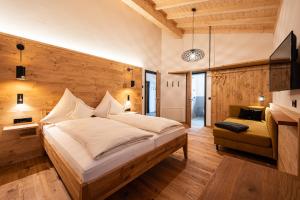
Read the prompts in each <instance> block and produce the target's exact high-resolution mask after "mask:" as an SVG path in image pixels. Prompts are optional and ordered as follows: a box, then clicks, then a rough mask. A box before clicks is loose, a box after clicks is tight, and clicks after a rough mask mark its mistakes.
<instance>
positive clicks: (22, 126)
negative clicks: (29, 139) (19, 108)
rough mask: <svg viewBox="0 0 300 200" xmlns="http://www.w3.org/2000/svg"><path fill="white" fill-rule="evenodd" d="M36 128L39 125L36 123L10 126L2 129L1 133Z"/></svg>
mask: <svg viewBox="0 0 300 200" xmlns="http://www.w3.org/2000/svg"><path fill="white" fill-rule="evenodd" d="M38 126H39V125H38V124H37V123H30V124H21V125H12V126H5V127H3V131H14V130H23V129H31V128H37V127H38Z"/></svg>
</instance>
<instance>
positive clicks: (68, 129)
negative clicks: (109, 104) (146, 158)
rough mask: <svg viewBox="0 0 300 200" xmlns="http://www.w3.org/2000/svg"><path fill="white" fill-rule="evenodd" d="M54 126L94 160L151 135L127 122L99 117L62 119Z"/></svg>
mask: <svg viewBox="0 0 300 200" xmlns="http://www.w3.org/2000/svg"><path fill="white" fill-rule="evenodd" d="M55 126H57V127H58V128H59V129H61V130H62V131H64V132H65V133H67V134H68V135H70V136H71V137H72V138H73V139H75V140H77V141H78V142H79V143H80V144H81V145H83V146H84V147H85V148H86V149H87V151H88V152H89V153H90V154H91V156H92V157H93V158H94V159H95V160H97V159H100V158H101V157H103V156H106V155H107V154H111V153H114V152H117V151H120V150H122V149H123V148H125V147H127V146H129V145H132V144H136V143H138V142H141V141H143V140H146V139H148V138H150V137H152V136H153V134H152V133H149V132H146V131H143V130H140V129H138V128H135V127H132V126H129V125H127V124H123V123H120V122H117V121H114V120H110V119H106V118H99V117H94V118H84V119H77V120H68V121H63V122H59V123H56V124H55Z"/></svg>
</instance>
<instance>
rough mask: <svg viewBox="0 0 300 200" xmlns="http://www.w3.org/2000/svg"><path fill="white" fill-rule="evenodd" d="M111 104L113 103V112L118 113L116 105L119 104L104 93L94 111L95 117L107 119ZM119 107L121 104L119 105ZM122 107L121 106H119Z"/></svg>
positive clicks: (107, 93)
mask: <svg viewBox="0 0 300 200" xmlns="http://www.w3.org/2000/svg"><path fill="white" fill-rule="evenodd" d="M111 102H113V103H112V104H113V105H112V106H113V112H118V108H117V107H118V104H120V103H119V102H118V101H117V100H115V99H114V98H113V97H112V96H111V95H110V93H109V92H108V91H106V94H105V96H104V97H103V99H102V101H101V102H100V104H99V105H98V106H97V108H96V109H95V113H94V114H95V115H96V116H97V117H107V115H108V113H109V112H110V107H111ZM120 105H121V104H120ZM121 106H122V105H121Z"/></svg>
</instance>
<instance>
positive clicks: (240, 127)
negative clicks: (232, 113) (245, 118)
mask: <svg viewBox="0 0 300 200" xmlns="http://www.w3.org/2000/svg"><path fill="white" fill-rule="evenodd" d="M215 126H216V127H218V128H223V129H227V130H230V131H233V132H236V133H240V132H243V131H246V130H247V129H248V128H249V126H247V125H244V124H238V123H234V122H217V123H215Z"/></svg>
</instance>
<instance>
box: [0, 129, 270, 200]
mask: <svg viewBox="0 0 300 200" xmlns="http://www.w3.org/2000/svg"><path fill="white" fill-rule="evenodd" d="M188 131H189V141H188V142H189V149H188V150H189V159H188V160H187V161H184V159H183V152H182V150H179V151H177V152H175V153H174V154H173V155H172V156H170V157H169V158H167V159H165V160H164V161H162V162H161V163H160V164H158V165H157V166H155V167H153V168H152V169H150V170H149V171H147V172H146V173H145V174H143V175H142V176H141V177H139V178H138V179H136V180H134V181H132V182H131V183H129V184H128V185H127V186H125V187H124V188H122V189H121V190H119V191H118V192H116V193H115V194H113V195H112V196H111V197H109V198H108V199H111V200H116V199H122V200H123V199H125V200H126V199H128V200H129V199H130V200H135V199H199V198H200V197H201V193H202V191H203V189H204V187H205V186H206V184H207V183H208V180H209V179H210V177H211V176H212V174H213V173H214V171H215V170H216V168H217V167H218V165H219V163H220V162H221V160H222V158H223V156H224V155H227V156H234V157H238V158H241V159H246V160H250V161H253V162H256V163H260V164H264V165H267V166H270V167H274V166H273V165H272V164H269V163H268V162H265V161H266V160H265V159H264V158H260V157H256V156H253V155H250V154H245V153H241V152H236V151H232V150H228V149H223V150H224V151H220V152H217V151H216V150H215V145H214V144H213V137H212V130H211V129H209V128H202V129H189V130H188ZM0 199H1V200H2V199H30V200H34V199H62V200H63V199H69V196H68V194H67V192H66V190H65V188H64V187H63V184H62V183H61V181H60V179H59V178H58V176H57V174H56V172H55V170H54V168H53V166H52V164H51V162H50V161H49V160H48V158H47V157H46V156H45V157H41V158H37V159H33V160H31V161H27V162H24V163H21V164H17V165H14V166H11V167H6V168H2V169H0Z"/></svg>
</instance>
